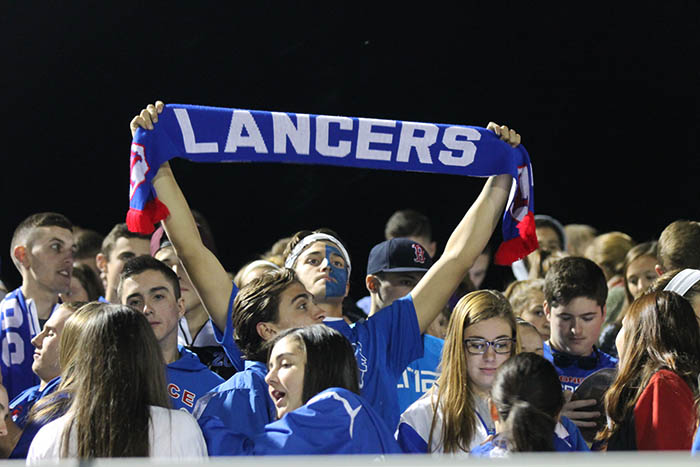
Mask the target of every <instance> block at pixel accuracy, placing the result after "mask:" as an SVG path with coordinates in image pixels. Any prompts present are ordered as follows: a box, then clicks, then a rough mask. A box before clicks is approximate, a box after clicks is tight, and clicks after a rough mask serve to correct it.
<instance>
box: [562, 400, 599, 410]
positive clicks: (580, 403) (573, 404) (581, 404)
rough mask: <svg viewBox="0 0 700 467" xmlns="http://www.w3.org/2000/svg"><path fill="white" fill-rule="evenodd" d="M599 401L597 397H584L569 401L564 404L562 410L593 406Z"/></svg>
mask: <svg viewBox="0 0 700 467" xmlns="http://www.w3.org/2000/svg"><path fill="white" fill-rule="evenodd" d="M597 403H598V401H597V400H595V399H582V400H578V401H569V402H567V403H566V404H564V407H563V408H562V410H578V409H580V408H583V407H591V406H594V405H596V404H597Z"/></svg>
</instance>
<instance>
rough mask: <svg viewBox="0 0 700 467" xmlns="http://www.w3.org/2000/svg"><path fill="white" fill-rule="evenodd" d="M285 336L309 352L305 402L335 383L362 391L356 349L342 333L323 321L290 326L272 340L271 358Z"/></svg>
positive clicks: (341, 386) (305, 367)
mask: <svg viewBox="0 0 700 467" xmlns="http://www.w3.org/2000/svg"><path fill="white" fill-rule="evenodd" d="M285 337H289V338H290V339H293V340H295V341H296V342H297V343H298V344H299V346H300V347H301V348H302V349H303V350H304V351H305V353H306V364H305V365H304V390H303V391H302V402H303V403H304V404H305V403H306V402H308V400H309V399H311V398H312V397H314V396H315V395H316V394H318V393H319V392H321V391H323V390H325V389H328V388H333V387H338V388H344V389H347V390H348V391H352V392H354V393H355V394H358V395H359V394H360V385H359V378H358V375H357V373H358V370H357V360H355V352H354V351H353V349H352V345H351V344H350V342H348V340H347V339H346V338H345V337H344V336H343V335H342V334H341V333H339V332H338V331H336V330H335V329H332V328H329V327H328V326H326V325H324V324H314V325H312V326H306V327H303V328H293V329H287V330H285V331H283V332H281V333H280V334H278V335H277V336H276V337H275V339H273V340H272V342H271V343H270V344H269V346H268V348H269V351H268V361H269V356H270V352H272V347H274V345H275V344H276V343H277V342H279V341H280V340H281V339H284V338H285Z"/></svg>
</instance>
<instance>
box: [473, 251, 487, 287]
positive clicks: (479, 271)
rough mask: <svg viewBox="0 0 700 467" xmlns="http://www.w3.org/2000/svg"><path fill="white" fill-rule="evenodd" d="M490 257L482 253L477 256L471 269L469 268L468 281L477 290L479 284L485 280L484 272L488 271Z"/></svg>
mask: <svg viewBox="0 0 700 467" xmlns="http://www.w3.org/2000/svg"><path fill="white" fill-rule="evenodd" d="M489 262H490V257H489V255H487V254H486V253H482V254H480V255H479V256H477V258H476V261H474V264H473V265H472V267H471V268H469V279H470V280H471V281H472V284H474V287H476V288H477V289H478V288H479V287H481V284H482V283H483V282H484V279H485V278H486V272H487V271H488V269H489Z"/></svg>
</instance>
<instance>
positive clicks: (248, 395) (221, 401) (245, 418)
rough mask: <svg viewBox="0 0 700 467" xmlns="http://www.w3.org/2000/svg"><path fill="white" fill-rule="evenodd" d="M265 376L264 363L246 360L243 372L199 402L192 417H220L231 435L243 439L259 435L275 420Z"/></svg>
mask: <svg viewBox="0 0 700 467" xmlns="http://www.w3.org/2000/svg"><path fill="white" fill-rule="evenodd" d="M265 375H267V367H266V366H265V365H264V364H263V363H260V362H254V361H250V360H246V362H245V370H243V371H239V372H238V373H236V374H234V375H233V376H232V377H230V378H229V379H228V380H226V381H225V382H224V383H221V384H220V385H218V386H216V387H215V388H214V389H212V390H211V392H209V393H208V394H206V395H204V396H202V397H201V398H200V399H199V401H198V402H197V406H196V408H195V411H194V413H193V415H194V416H195V418H197V419H198V420H199V419H202V418H206V417H209V416H216V417H219V418H220V419H221V422H222V423H223V424H224V425H225V426H226V427H227V428H228V429H230V430H231V431H232V432H233V433H240V434H244V435H246V436H253V435H255V434H257V433H260V432H261V431H263V429H264V428H265V425H267V424H268V423H270V422H273V421H274V420H275V419H276V418H277V417H276V413H277V411H276V409H275V404H274V402H273V401H272V398H271V397H270V395H269V393H268V389H267V383H266V382H265Z"/></svg>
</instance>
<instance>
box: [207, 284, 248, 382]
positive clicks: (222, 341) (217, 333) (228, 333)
mask: <svg viewBox="0 0 700 467" xmlns="http://www.w3.org/2000/svg"><path fill="white" fill-rule="evenodd" d="M236 295H238V287H236V284H233V289H232V290H231V297H230V298H229V301H228V312H227V313H226V329H224V330H221V329H219V328H217V327H216V325H215V324H214V323H213V322H212V325H213V326H212V327H213V328H214V338H215V339H216V342H217V343H218V344H219V345H220V346H221V347H222V348H223V349H224V352H226V356H227V357H228V359H229V360H230V361H231V364H232V365H233V367H234V368H235V369H236V371H243V369H244V363H243V354H242V352H241V350H240V349H239V348H238V346H237V345H236V342H234V340H233V320H232V313H233V302H234V300H235V299H236Z"/></svg>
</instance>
